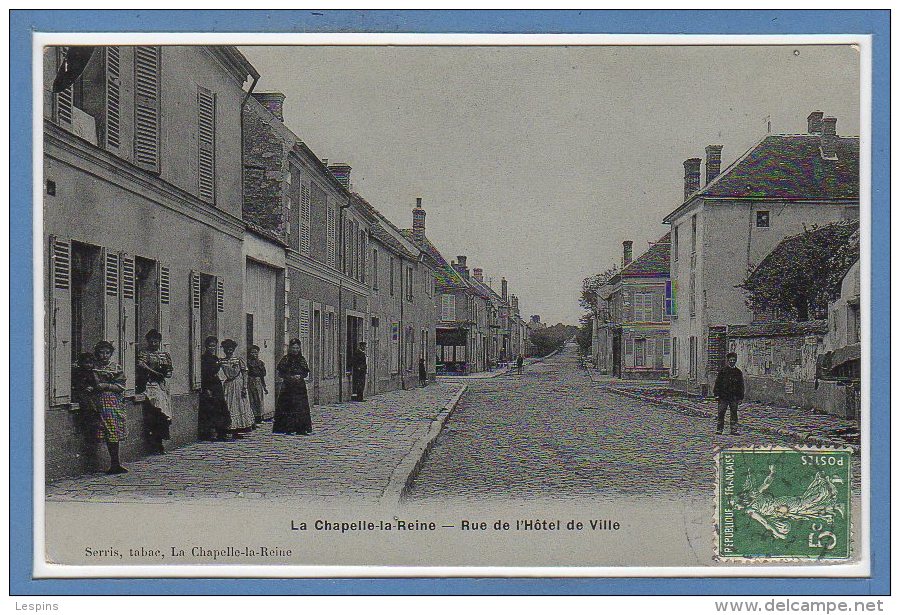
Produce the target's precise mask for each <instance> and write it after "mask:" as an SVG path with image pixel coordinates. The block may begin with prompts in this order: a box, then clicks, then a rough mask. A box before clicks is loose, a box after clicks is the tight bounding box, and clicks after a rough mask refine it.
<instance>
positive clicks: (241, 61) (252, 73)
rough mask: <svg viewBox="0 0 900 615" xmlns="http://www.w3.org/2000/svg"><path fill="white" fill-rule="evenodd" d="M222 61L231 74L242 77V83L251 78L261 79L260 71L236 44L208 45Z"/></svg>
mask: <svg viewBox="0 0 900 615" xmlns="http://www.w3.org/2000/svg"><path fill="white" fill-rule="evenodd" d="M206 47H207V48H208V49H209V50H210V51H211V52H212V53H213V55H215V56H216V57H217V58H219V60H221V61H222V63H223V64H224V65H225V68H227V69H228V70H229V71H231V74H232V75H234V76H235V77H236V78H238V79H240V81H241V83H243V82H244V81H246V80H247V77H250V78H251V79H254V80H255V79H259V77H260V74H259V71H257V70H256V68H255V67H254V66H253V65H252V64H251V63H250V60H248V59H247V58H246V57H245V56H244V54H243V53H241V52H240V50H239V49H238V48H237V47H236V46H234V45H207V46H206Z"/></svg>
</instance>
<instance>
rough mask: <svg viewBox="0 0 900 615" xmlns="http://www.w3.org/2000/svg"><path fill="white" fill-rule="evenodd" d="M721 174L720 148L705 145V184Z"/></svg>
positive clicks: (719, 146)
mask: <svg viewBox="0 0 900 615" xmlns="http://www.w3.org/2000/svg"><path fill="white" fill-rule="evenodd" d="M721 172H722V146H721V145H707V146H706V183H707V184H708V183H710V182H711V181H712V180H714V179H715V178H717V177H718V176H719V173H721Z"/></svg>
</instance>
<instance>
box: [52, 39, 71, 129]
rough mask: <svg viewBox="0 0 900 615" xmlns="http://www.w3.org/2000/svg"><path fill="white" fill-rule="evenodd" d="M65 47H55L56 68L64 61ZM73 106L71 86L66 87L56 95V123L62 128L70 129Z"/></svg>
mask: <svg viewBox="0 0 900 615" xmlns="http://www.w3.org/2000/svg"><path fill="white" fill-rule="evenodd" d="M66 51H67V48H66V47H57V52H56V53H57V66H62V65H63V64H64V63H65V61H66ZM73 105H74V93H73V86H69V87H67V88H66V89H65V90H63V91H62V92H59V93H58V94H57V95H56V123H57V124H59V125H60V126H63V127H64V128H71V127H72V107H73Z"/></svg>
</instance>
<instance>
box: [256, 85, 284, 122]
mask: <svg viewBox="0 0 900 615" xmlns="http://www.w3.org/2000/svg"><path fill="white" fill-rule="evenodd" d="M253 98H255V99H256V100H257V102H258V103H259V104H261V105H262V106H263V107H265V108H266V109H268V110H269V113H271V114H272V115H274V116H275V117H277V118H278V119H279V120H280V121H282V122H283V121H284V94H282V93H281V92H253Z"/></svg>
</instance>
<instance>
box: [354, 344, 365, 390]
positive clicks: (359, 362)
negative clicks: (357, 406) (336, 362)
mask: <svg viewBox="0 0 900 615" xmlns="http://www.w3.org/2000/svg"><path fill="white" fill-rule="evenodd" d="M350 367H351V370H352V377H353V395H352V396H351V398H350V399H351V401H363V397H364V393H365V390H366V368H367V365H366V343H365V342H360V343H359V347H358V348H357V350H356V352H355V353H353V360H352V361H351V362H350Z"/></svg>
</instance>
